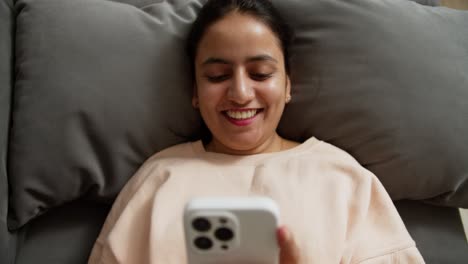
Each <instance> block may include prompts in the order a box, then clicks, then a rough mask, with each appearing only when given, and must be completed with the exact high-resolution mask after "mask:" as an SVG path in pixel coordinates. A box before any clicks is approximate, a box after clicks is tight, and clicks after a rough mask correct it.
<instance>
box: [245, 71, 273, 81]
mask: <svg viewBox="0 0 468 264" xmlns="http://www.w3.org/2000/svg"><path fill="white" fill-rule="evenodd" d="M272 75H273V74H272V73H252V74H250V78H252V79H254V80H255V81H265V80H266V79H268V78H270V77H271V76H272Z"/></svg>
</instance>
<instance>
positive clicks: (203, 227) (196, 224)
mask: <svg viewBox="0 0 468 264" xmlns="http://www.w3.org/2000/svg"><path fill="white" fill-rule="evenodd" d="M192 226H193V228H194V229H195V230H197V231H199V232H206V231H208V230H210V229H211V223H210V221H208V219H206V218H203V217H199V218H195V220H193V222H192Z"/></svg>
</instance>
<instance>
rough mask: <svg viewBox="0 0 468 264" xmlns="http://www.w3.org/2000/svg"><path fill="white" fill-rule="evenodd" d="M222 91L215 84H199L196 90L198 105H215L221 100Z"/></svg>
mask: <svg viewBox="0 0 468 264" xmlns="http://www.w3.org/2000/svg"><path fill="white" fill-rule="evenodd" d="M223 91H224V90H223V88H222V87H218V86H217V85H212V84H210V85H204V84H202V85H200V86H199V88H198V90H197V93H198V100H199V102H200V107H215V106H216V105H217V104H219V102H220V101H221V100H222V97H223Z"/></svg>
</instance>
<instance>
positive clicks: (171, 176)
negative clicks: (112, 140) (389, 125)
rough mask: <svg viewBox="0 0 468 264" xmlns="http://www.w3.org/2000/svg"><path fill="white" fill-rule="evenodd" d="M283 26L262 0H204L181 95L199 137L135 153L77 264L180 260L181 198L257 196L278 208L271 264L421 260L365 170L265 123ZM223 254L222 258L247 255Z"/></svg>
mask: <svg viewBox="0 0 468 264" xmlns="http://www.w3.org/2000/svg"><path fill="white" fill-rule="evenodd" d="M291 35H292V34H291V32H290V30H289V28H288V27H287V26H286V23H285V22H284V21H283V20H282V18H281V17H280V16H279V15H278V13H277V12H276V10H275V9H274V7H273V6H272V3H271V2H270V1H268V0H211V1H208V3H207V4H206V5H205V6H204V7H203V8H202V10H201V11H200V13H199V16H198V18H197V20H196V21H195V22H194V24H193V27H192V30H191V31H190V34H189V37H188V42H187V43H188V44H187V50H188V55H189V59H190V61H189V62H190V64H191V68H192V74H193V98H192V104H193V106H194V107H195V108H197V109H199V110H200V113H201V116H202V118H203V121H204V122H205V124H206V126H207V128H208V129H209V132H210V133H211V138H210V139H209V140H208V141H206V142H202V141H201V140H199V141H196V142H188V143H185V144H180V145H177V146H173V147H171V148H168V149H166V150H163V151H161V152H159V153H157V154H155V155H154V156H153V157H151V158H150V159H149V160H148V161H146V162H145V164H144V165H143V166H142V168H141V169H140V170H139V171H138V172H137V173H136V175H134V176H133V177H132V179H131V180H130V181H129V182H128V183H127V185H126V186H125V188H124V189H123V190H122V192H121V193H120V195H119V197H118V198H117V200H116V201H115V203H114V206H113V208H112V210H111V212H110V214H109V217H108V218H107V220H106V223H105V224H104V227H103V229H102V231H101V234H100V235H99V237H98V239H97V241H96V243H95V245H94V248H93V251H92V254H91V257H90V260H89V263H164V264H172V263H174V264H175V263H177V264H180V263H187V258H186V256H187V252H186V251H185V246H186V244H185V242H184V236H183V224H182V215H183V208H184V206H185V205H186V204H187V202H188V201H189V200H190V199H192V198H194V197H200V196H241V197H246V196H257V195H260V196H268V197H270V198H271V199H273V200H274V201H276V203H277V204H278V206H279V208H280V211H281V216H280V223H281V225H282V226H281V227H279V228H278V230H277V232H276V237H277V243H278V246H279V247H280V249H281V250H280V254H279V256H278V257H277V259H278V260H279V263H280V264H286V263H288V264H299V263H300V264H310V263H366V264H377V263H397V262H396V261H398V263H424V260H423V259H422V257H421V255H420V254H419V251H418V250H417V248H416V246H415V243H414V241H413V240H412V239H411V237H410V235H409V234H408V232H407V230H406V228H405V226H404V224H403V222H402V220H401V218H400V216H399V215H398V212H397V211H396V209H395V207H394V205H393V203H392V201H391V199H390V197H389V196H388V194H387V193H386V191H385V189H384V187H383V186H382V184H381V183H380V182H379V181H378V179H377V178H376V177H375V175H373V174H372V173H371V172H369V171H368V170H366V169H365V168H363V167H362V166H361V165H360V164H359V163H358V162H357V161H356V160H355V159H354V158H352V157H351V156H350V155H348V154H347V153H345V152H344V151H342V150H340V149H338V148H336V147H334V146H332V145H330V144H327V143H325V142H322V141H319V140H317V139H316V138H314V137H312V138H310V139H308V140H306V141H305V142H303V143H301V144H299V143H297V142H293V141H290V140H287V139H285V138H282V137H280V136H279V135H278V133H277V132H276V130H277V127H278V123H279V120H280V118H281V116H282V114H283V111H284V108H285V106H286V104H287V103H288V102H289V101H290V100H291V81H290V78H289V59H288V55H289V51H288V49H289V44H290V42H291ZM212 237H213V236H212ZM272 238H273V239H274V230H273V232H272ZM213 239H214V237H213ZM192 242H193V241H187V245H191V243H192ZM240 243H242V242H240ZM187 248H191V247H190V246H189V247H187ZM223 252H224V254H225V255H226V263H233V262H234V263H236V264H237V263H240V264H243V263H247V262H249V261H251V260H250V259H246V258H244V256H239V255H238V254H237V253H236V252H235V250H234V251H223ZM205 253H206V254H209V252H204V254H205ZM236 254H237V255H236ZM233 257H236V259H234V258H233ZM239 259H243V261H244V262H242V261H239ZM250 263H251V262H250ZM262 264H263V263H262ZM268 264H271V263H268ZM274 264H276V263H274Z"/></svg>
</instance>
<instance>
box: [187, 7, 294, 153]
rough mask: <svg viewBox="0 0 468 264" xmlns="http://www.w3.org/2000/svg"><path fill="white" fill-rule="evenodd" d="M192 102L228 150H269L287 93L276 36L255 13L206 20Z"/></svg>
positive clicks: (217, 146) (216, 143)
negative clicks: (209, 22) (210, 20)
mask: <svg viewBox="0 0 468 264" xmlns="http://www.w3.org/2000/svg"><path fill="white" fill-rule="evenodd" d="M195 73H196V87H195V91H194V96H193V104H194V106H195V107H198V108H199V109H200V112H201V115H202V117H203V120H204V121H205V123H206V125H207V126H208V128H209V130H210V131H211V133H212V135H213V140H212V142H210V143H209V145H208V147H209V148H210V149H211V150H213V151H215V152H222V153H228V154H254V153H260V152H270V151H272V150H271V148H272V147H273V145H274V144H276V141H277V140H278V138H279V137H278V135H277V134H276V128H277V126H278V123H279V120H280V118H281V115H282V113H283V109H284V106H285V102H286V98H287V97H289V95H290V82H289V77H288V76H287V74H286V72H285V67H284V58H283V52H282V50H281V48H280V44H279V40H278V39H277V37H276V36H275V34H274V33H273V32H272V31H271V30H270V28H269V27H268V26H266V25H265V24H263V23H262V22H260V21H258V20H256V19H255V18H254V17H252V16H249V15H246V14H239V13H237V12H233V13H230V14H228V15H227V16H225V17H224V18H223V19H221V20H220V21H218V22H216V23H214V24H213V25H211V26H210V27H209V28H208V29H207V30H206V32H205V34H204V35H203V37H202V39H201V40H200V43H199V46H198V50H197V54H196V58H195Z"/></svg>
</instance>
